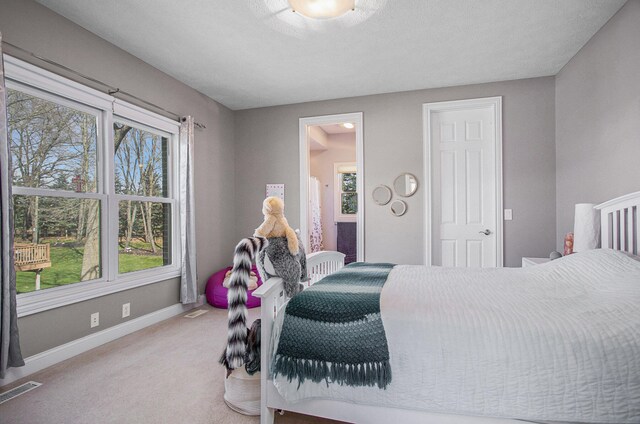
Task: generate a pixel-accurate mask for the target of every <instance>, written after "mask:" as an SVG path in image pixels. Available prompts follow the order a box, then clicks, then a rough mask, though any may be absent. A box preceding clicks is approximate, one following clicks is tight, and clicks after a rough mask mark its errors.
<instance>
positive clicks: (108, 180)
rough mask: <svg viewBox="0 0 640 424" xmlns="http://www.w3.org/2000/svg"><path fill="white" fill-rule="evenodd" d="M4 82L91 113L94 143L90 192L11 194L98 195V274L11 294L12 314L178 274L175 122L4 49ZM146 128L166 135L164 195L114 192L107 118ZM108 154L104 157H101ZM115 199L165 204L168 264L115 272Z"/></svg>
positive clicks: (23, 191) (20, 190)
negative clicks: (14, 296) (14, 303)
mask: <svg viewBox="0 0 640 424" xmlns="http://www.w3.org/2000/svg"><path fill="white" fill-rule="evenodd" d="M4 66H5V78H6V86H7V88H10V89H17V90H19V91H22V92H25V93H27V94H33V95H35V96H37V97H40V98H44V99H47V100H51V101H54V102H56V103H59V104H62V105H65V106H69V107H72V108H74V109H77V110H81V111H85V112H89V113H92V114H96V115H97V117H98V119H97V125H98V128H97V134H98V145H97V147H96V162H97V170H96V174H97V175H96V178H97V185H96V192H95V193H76V192H65V191H58V190H50V189H37V188H28V187H14V188H13V194H14V195H16V194H17V195H36V196H51V195H52V194H54V193H55V195H54V197H73V198H87V199H98V200H100V201H101V221H100V225H101V230H102V234H101V263H102V276H101V278H99V279H95V280H90V281H82V282H77V283H72V284H68V285H64V286H60V287H53V288H48V289H46V290H41V291H34V292H29V293H21V294H19V295H17V311H18V317H21V316H26V315H31V314H34V313H38V312H42V311H45V310H48V309H53V308H58V307H60V306H64V305H69V304H72V303H77V302H82V301H84V300H88V299H92V298H96V297H100V296H104V295H107V294H110V293H115V292H119V291H122V290H128V289H131V288H134V287H139V286H143V285H147V284H152V283H157V282H161V281H165V280H168V279H171V278H176V277H179V276H180V272H181V268H180V262H181V261H180V258H181V251H180V249H181V246H180V243H179V240H180V210H179V206H180V190H179V175H178V170H179V157H178V156H179V148H178V143H179V134H180V124H179V123H178V122H177V121H173V120H171V119H169V118H166V117H164V116H161V115H158V114H156V113H153V112H150V111H148V110H145V109H143V108H140V107H138V106H135V105H133V104H130V103H128V102H125V101H122V100H119V99H116V98H115V97H113V96H110V95H107V94H105V93H102V92H100V91H97V90H94V89H92V88H90V87H87V86H85V85H82V84H79V83H76V82H75V81H71V80H69V79H67V78H65V77H62V76H60V75H57V74H54V73H52V72H49V71H46V70H44V69H42V68H39V67H37V66H34V65H31V64H29V63H27V62H24V61H22V60H20V59H16V58H14V57H12V56H9V55H6V54H5V55H4ZM114 118H115V119H116V120H123V121H125V122H126V123H127V124H132V125H133V126H135V127H137V128H141V129H146V130H149V131H151V132H153V133H155V134H158V135H161V136H163V137H167V139H168V142H169V147H168V149H167V155H168V157H167V161H168V168H169V169H168V172H169V180H168V185H169V186H168V187H167V189H168V197H166V198H164V197H144V196H132V195H120V194H116V193H115V170H114V169H113V167H114V165H115V161H114V160H112V158H114V151H113V149H114V146H113V121H114ZM107 158H109V160H106V159H107ZM121 200H139V201H152V202H161V203H169V204H171V205H172V206H171V225H172V228H171V240H172V246H171V264H170V265H165V266H161V267H156V268H150V269H145V270H140V271H133V272H128V273H125V274H119V273H118V253H117V252H118V202H119V201H121Z"/></svg>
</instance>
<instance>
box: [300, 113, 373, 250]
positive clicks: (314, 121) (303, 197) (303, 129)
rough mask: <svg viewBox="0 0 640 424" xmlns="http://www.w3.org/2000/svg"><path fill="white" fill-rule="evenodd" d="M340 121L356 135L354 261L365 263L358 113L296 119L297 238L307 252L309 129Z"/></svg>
mask: <svg viewBox="0 0 640 424" xmlns="http://www.w3.org/2000/svg"><path fill="white" fill-rule="evenodd" d="M342 122H353V124H354V125H355V133H356V167H357V169H358V179H357V181H356V186H357V192H358V227H357V232H358V235H357V240H358V258H357V260H358V261H364V260H365V252H364V229H365V222H364V171H365V168H364V133H363V116H362V112H353V113H343V114H338V115H324V116H314V117H308V118H300V121H299V149H300V235H301V237H302V241H303V243H304V245H305V248H306V249H307V251H309V231H308V226H309V223H308V219H309V212H308V207H307V204H308V202H309V175H310V174H309V168H310V167H309V157H310V154H309V146H308V132H309V127H311V126H314V125H327V124H336V123H342Z"/></svg>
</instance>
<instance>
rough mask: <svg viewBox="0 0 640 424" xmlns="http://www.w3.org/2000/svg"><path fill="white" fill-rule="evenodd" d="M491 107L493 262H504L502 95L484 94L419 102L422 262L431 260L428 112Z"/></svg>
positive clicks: (427, 263)
mask: <svg viewBox="0 0 640 424" xmlns="http://www.w3.org/2000/svg"><path fill="white" fill-rule="evenodd" d="M484 107H491V108H493V112H494V119H495V123H496V124H495V136H496V144H495V166H496V168H495V173H496V229H495V234H496V265H497V266H498V267H502V266H504V239H503V237H504V235H503V234H504V231H503V229H504V214H503V184H502V96H497V97H484V98H478V99H468V100H454V101H448V102H436V103H424V104H423V105H422V124H423V125H422V128H423V133H422V139H423V149H424V150H423V154H424V181H425V182H426V184H425V190H426V193H425V204H424V209H425V220H424V263H425V265H431V262H432V252H431V243H432V240H431V238H432V234H431V218H432V214H431V207H432V202H433V199H432V190H433V188H432V186H431V184H432V178H431V114H432V113H433V112H442V111H449V110H464V109H472V108H484Z"/></svg>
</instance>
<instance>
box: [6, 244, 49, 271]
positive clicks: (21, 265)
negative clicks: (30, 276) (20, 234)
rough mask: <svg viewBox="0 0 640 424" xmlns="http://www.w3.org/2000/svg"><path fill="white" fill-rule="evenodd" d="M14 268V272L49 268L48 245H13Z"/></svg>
mask: <svg viewBox="0 0 640 424" xmlns="http://www.w3.org/2000/svg"><path fill="white" fill-rule="evenodd" d="M14 266H15V269H16V271H33V270H37V269H43V268H49V267H50V266H51V255H50V248H49V244H23V243H16V244H15V245H14Z"/></svg>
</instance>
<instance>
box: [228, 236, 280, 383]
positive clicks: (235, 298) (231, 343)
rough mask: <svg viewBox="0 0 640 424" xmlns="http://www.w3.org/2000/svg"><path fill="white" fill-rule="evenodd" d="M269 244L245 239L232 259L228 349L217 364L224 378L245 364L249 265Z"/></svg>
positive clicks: (261, 239)
mask: <svg viewBox="0 0 640 424" xmlns="http://www.w3.org/2000/svg"><path fill="white" fill-rule="evenodd" d="M268 244H269V242H268V241H267V239H265V238H264V237H247V238H244V239H242V240H240V243H238V245H237V246H236V249H235V252H234V255H233V270H232V272H231V279H230V281H229V291H228V292H227V301H228V328H229V329H228V331H227V345H226V346H225V348H224V351H223V352H222V356H220V360H219V362H220V363H221V364H222V365H224V366H225V368H227V377H229V375H231V372H232V371H233V370H234V369H236V368H240V367H241V366H242V365H244V364H245V363H246V362H247V290H248V284H249V279H250V275H251V263H252V262H253V261H254V259H256V258H257V257H258V255H259V254H260V252H262V251H263V250H264V249H265V248H266V247H267V246H268Z"/></svg>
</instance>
